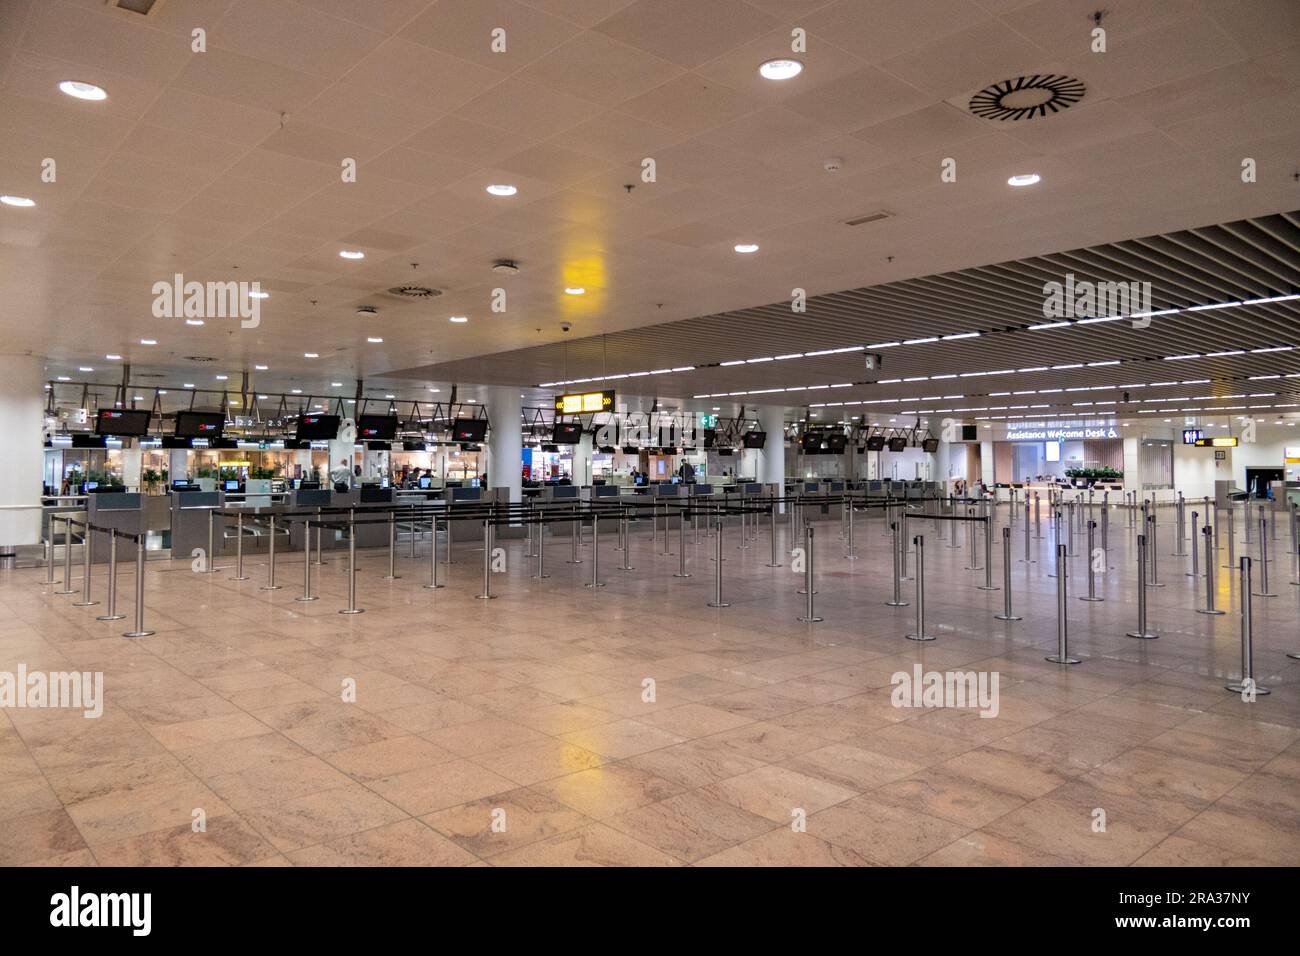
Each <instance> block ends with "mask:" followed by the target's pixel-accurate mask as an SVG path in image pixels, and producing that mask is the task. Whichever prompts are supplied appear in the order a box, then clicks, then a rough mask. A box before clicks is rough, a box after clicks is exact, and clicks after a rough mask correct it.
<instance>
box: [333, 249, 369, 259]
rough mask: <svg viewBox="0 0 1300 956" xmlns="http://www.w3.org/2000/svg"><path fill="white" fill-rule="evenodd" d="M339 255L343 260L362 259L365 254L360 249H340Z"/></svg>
mask: <svg viewBox="0 0 1300 956" xmlns="http://www.w3.org/2000/svg"><path fill="white" fill-rule="evenodd" d="M339 255H340V256H341V257H342V258H344V259H364V258H365V257H366V254H365V253H364V252H362V251H361V250H360V249H340V250H339Z"/></svg>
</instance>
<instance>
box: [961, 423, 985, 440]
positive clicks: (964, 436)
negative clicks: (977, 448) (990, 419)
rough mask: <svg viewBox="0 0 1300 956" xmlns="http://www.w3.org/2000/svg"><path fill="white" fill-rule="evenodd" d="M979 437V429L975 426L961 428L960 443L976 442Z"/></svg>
mask: <svg viewBox="0 0 1300 956" xmlns="http://www.w3.org/2000/svg"><path fill="white" fill-rule="evenodd" d="M979 435H980V433H979V428H978V427H977V426H975V425H963V426H961V440H962V441H977V440H978V439H979Z"/></svg>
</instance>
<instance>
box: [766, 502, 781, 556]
mask: <svg viewBox="0 0 1300 956" xmlns="http://www.w3.org/2000/svg"><path fill="white" fill-rule="evenodd" d="M771 508H772V510H771V511H770V512H768V514H769V515H770V516H771V519H770V526H771V538H772V559H771V560H770V561H768V562H767V566H768V567H769V568H779V567H781V562H780V561H778V560H777V559H776V502H775V501H773V502H772V503H771Z"/></svg>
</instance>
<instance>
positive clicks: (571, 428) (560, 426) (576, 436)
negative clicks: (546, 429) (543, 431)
mask: <svg viewBox="0 0 1300 956" xmlns="http://www.w3.org/2000/svg"><path fill="white" fill-rule="evenodd" d="M551 441H552V442H554V443H555V444H557V445H576V444H578V442H580V441H582V423H581V422H556V423H555V427H554V428H553V429H552V430H551Z"/></svg>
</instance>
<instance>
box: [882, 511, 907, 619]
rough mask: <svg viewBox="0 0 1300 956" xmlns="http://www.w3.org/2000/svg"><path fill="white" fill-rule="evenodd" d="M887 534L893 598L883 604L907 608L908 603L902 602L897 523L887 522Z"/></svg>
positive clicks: (901, 567) (901, 568) (901, 571)
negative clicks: (891, 560) (892, 562)
mask: <svg viewBox="0 0 1300 956" xmlns="http://www.w3.org/2000/svg"><path fill="white" fill-rule="evenodd" d="M889 533H890V536H891V537H890V546H889V547H890V550H891V551H892V552H893V555H894V597H893V600H890V601H886V602H885V604H887V605H889V606H890V607H907V603H908V602H906V601H904V600H903V565H902V556H901V554H900V552H901V551H902V543H901V542H900V541H899V538H898V522H897V521H891V522H889Z"/></svg>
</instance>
